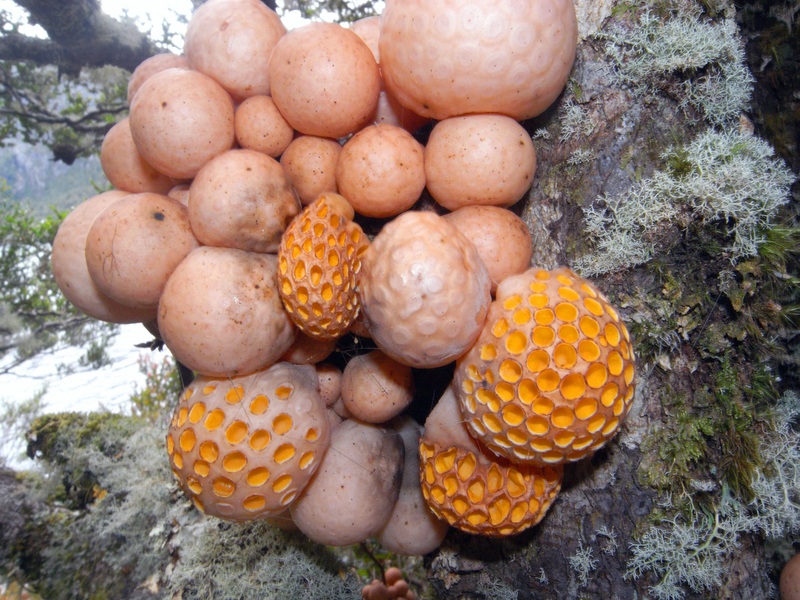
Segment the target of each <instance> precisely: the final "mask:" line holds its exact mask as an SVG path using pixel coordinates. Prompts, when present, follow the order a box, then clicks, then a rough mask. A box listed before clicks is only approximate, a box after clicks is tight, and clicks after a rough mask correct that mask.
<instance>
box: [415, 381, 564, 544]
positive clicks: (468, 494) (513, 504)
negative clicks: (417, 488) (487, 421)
mask: <svg viewBox="0 0 800 600" xmlns="http://www.w3.org/2000/svg"><path fill="white" fill-rule="evenodd" d="M419 452H420V482H421V484H422V495H423V497H424V498H425V500H426V502H427V503H428V506H429V507H430V509H431V510H432V511H433V513H434V514H435V515H436V516H437V517H439V518H440V519H443V520H445V521H447V522H448V523H449V524H450V525H452V526H453V527H457V528H458V529H461V530H462V531H466V532H468V533H477V534H480V535H484V536H487V537H505V536H509V535H516V534H518V533H520V532H522V531H524V530H525V529H528V528H529V527H532V526H533V525H536V524H537V523H538V522H539V521H541V520H542V518H543V517H544V515H545V513H546V512H547V510H548V509H549V508H550V505H551V504H552V503H553V500H555V498H556V496H557V495H558V492H559V491H560V490H561V479H562V473H563V471H562V467H561V466H560V465H555V466H539V465H515V464H511V463H510V462H509V461H508V460H506V459H504V458H499V457H497V456H495V455H492V454H491V453H488V452H484V451H483V450H482V449H481V448H480V447H479V446H478V445H477V444H476V443H475V442H474V440H473V439H472V438H471V437H470V436H469V434H468V433H467V431H466V429H465V427H464V425H463V418H462V416H461V411H460V410H459V407H458V402H457V400H456V397H455V394H454V393H453V391H452V388H448V389H447V390H446V391H445V393H444V395H443V396H442V398H441V399H440V400H439V402H438V403H437V404H436V406H435V407H434V409H433V411H432V412H431V414H430V415H429V416H428V419H427V421H426V422H425V433H424V434H423V435H422V437H421V438H420V442H419Z"/></svg>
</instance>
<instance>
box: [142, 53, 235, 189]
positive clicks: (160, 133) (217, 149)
mask: <svg viewBox="0 0 800 600" xmlns="http://www.w3.org/2000/svg"><path fill="white" fill-rule="evenodd" d="M233 113H234V107H233V100H232V99H231V97H230V95H229V94H228V92H226V91H225V90H224V89H223V88H222V87H221V86H220V85H219V84H218V83H217V82H216V81H214V80H213V79H211V78H210V77H208V76H206V75H203V74H202V73H199V72H197V71H190V70H184V69H165V70H164V71H160V72H159V73H156V74H155V75H153V76H151V77H150V78H148V79H147V80H146V81H145V82H144V83H143V84H142V86H141V87H140V88H139V91H138V92H136V96H134V98H133V102H132V103H131V111H130V125H131V134H132V135H133V141H134V142H135V144H136V147H137V148H138V150H139V153H140V154H141V155H142V158H144V160H145V161H147V162H148V163H149V164H151V165H152V166H153V167H154V168H155V169H156V170H157V171H159V172H160V173H164V174H165V175H169V176H170V177H177V178H178V179H191V178H192V177H194V176H195V175H197V172H198V171H199V170H200V168H201V167H202V166H203V165H204V164H206V163H207V162H208V161H209V160H211V159H212V158H214V157H215V156H217V155H218V154H222V153H223V152H225V151H226V150H228V149H230V148H231V147H233V143H234V129H233Z"/></svg>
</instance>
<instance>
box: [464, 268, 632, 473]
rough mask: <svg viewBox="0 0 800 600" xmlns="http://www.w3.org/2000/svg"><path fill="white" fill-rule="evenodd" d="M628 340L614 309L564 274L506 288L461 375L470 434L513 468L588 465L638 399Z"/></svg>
mask: <svg viewBox="0 0 800 600" xmlns="http://www.w3.org/2000/svg"><path fill="white" fill-rule="evenodd" d="M635 374H636V367H635V358H634V354H633V348H632V345H631V339H630V334H629V333H628V330H627V328H626V327H625V324H624V323H623V322H622V321H621V319H620V317H619V314H618V312H617V310H616V309H615V308H614V307H613V306H611V304H610V303H609V301H608V299H607V298H606V297H605V296H604V295H603V294H602V293H600V292H599V291H598V290H597V289H596V288H595V287H594V286H593V285H591V284H590V283H589V282H588V281H586V280H585V279H582V278H580V277H579V276H578V275H576V274H575V273H573V272H572V271H570V270H569V269H566V268H559V269H554V270H552V271H545V270H543V269H535V268H534V269H530V270H528V271H526V272H525V273H523V274H521V275H517V276H514V277H510V278H508V279H506V280H504V281H503V282H502V283H501V284H500V286H499V288H498V290H497V298H496V300H495V301H494V302H493V303H492V306H491V308H490V309H489V315H488V317H487V320H486V325H485V327H484V329H483V331H482V332H481V335H480V337H479V338H478V341H477V342H476V343H475V345H474V346H473V347H472V348H471V349H470V351H469V352H467V353H466V354H465V355H464V356H462V357H461V358H460V359H459V361H458V363H457V366H456V373H455V379H454V381H455V389H456V393H457V395H458V400H459V403H460V405H461V410H462V412H463V414H464V417H465V420H466V422H467V426H468V427H469V430H470V433H472V434H473V435H474V436H475V437H476V438H477V439H478V440H480V441H481V442H482V443H484V444H485V445H486V446H487V447H488V448H490V449H491V450H492V451H493V452H495V453H497V454H498V455H499V456H503V457H506V458H508V459H509V460H511V461H512V462H515V463H521V464H543V465H545V464H551V465H552V464H561V463H566V462H573V461H577V460H580V459H582V458H584V457H586V456H589V455H591V454H592V453H594V452H595V451H597V450H598V449H600V448H601V447H602V446H604V445H605V444H606V442H607V441H608V440H609V439H611V438H612V437H613V436H614V435H615V434H616V433H617V431H619V428H620V426H621V425H622V423H623V421H624V419H625V417H626V415H627V414H628V411H630V408H631V405H632V402H633V396H634V389H635V386H634V379H635Z"/></svg>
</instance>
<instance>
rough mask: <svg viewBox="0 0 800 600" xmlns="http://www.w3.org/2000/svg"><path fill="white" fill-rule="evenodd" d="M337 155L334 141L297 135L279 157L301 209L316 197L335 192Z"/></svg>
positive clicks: (338, 151) (339, 147) (340, 148)
mask: <svg viewBox="0 0 800 600" xmlns="http://www.w3.org/2000/svg"><path fill="white" fill-rule="evenodd" d="M341 151H342V146H341V144H339V142H337V141H336V140H331V139H328V138H321V137H316V136H313V135H301V136H298V137H296V138H295V139H294V140H293V141H292V142H291V143H290V144H289V146H288V147H287V148H286V150H285V151H284V153H283V154H282V155H281V166H282V167H283V168H284V170H285V171H286V174H287V175H288V176H289V180H290V181H291V182H292V185H293V186H294V188H295V190H297V195H298V196H300V202H302V203H303V204H304V205H306V206H307V205H309V204H311V203H312V202H313V201H314V200H316V199H317V198H318V197H319V195H320V194H324V193H325V192H333V193H334V194H335V193H336V192H337V191H338V189H339V188H337V187H336V163H337V161H338V160H339V154H340V153H341Z"/></svg>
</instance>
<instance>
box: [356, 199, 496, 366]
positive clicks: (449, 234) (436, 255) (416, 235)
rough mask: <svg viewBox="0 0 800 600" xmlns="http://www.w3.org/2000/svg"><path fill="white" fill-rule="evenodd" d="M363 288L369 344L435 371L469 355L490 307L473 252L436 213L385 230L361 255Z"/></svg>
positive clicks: (412, 215) (407, 216)
mask: <svg viewBox="0 0 800 600" xmlns="http://www.w3.org/2000/svg"><path fill="white" fill-rule="evenodd" d="M363 264H364V266H363V273H362V277H361V282H360V292H361V300H362V302H363V308H364V315H365V322H366V325H367V328H368V329H369V332H370V337H372V339H373V340H374V341H375V343H376V344H377V345H378V347H379V348H380V349H381V350H383V351H384V352H385V353H386V354H388V355H389V356H391V357H392V358H394V359H395V360H396V361H398V362H400V363H403V364H406V365H409V366H412V367H438V366H441V365H444V364H447V363H448V362H450V361H452V360H454V359H455V358H457V357H459V356H461V355H462V354H463V353H464V352H466V351H467V350H469V348H470V347H471V346H472V344H473V343H474V342H475V339H477V337H478V335H479V334H480V332H481V329H482V328H483V323H484V320H485V318H486V313H487V310H488V307H489V303H490V301H491V297H490V295H489V289H490V283H489V275H488V273H487V271H486V267H485V266H484V265H483V262H481V259H480V256H479V255H478V251H477V250H476V249H475V246H473V245H472V243H471V242H470V241H469V240H467V239H466V238H465V237H464V236H463V235H462V234H461V233H460V232H459V231H458V230H457V229H456V228H455V227H454V226H453V225H451V224H450V223H448V222H447V221H445V220H444V219H443V218H442V217H439V216H437V215H436V214H434V213H432V212H414V211H410V212H406V213H403V214H402V215H400V216H399V217H397V218H396V219H395V220H394V221H392V222H391V223H388V224H387V225H386V226H385V227H384V228H383V230H381V232H380V233H379V234H378V235H377V236H376V237H375V240H374V241H373V243H372V245H371V246H370V248H369V250H367V253H366V254H365V255H364V263H363Z"/></svg>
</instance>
